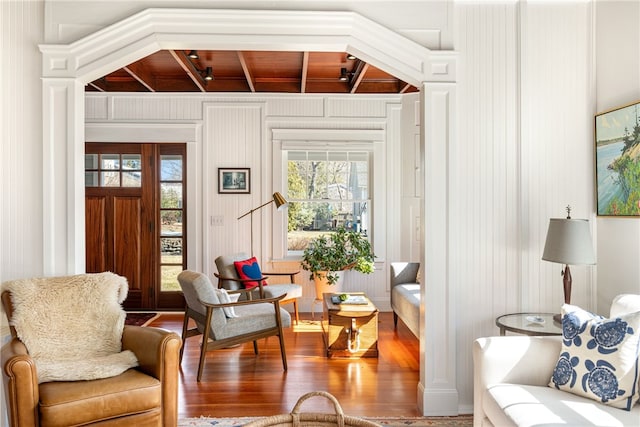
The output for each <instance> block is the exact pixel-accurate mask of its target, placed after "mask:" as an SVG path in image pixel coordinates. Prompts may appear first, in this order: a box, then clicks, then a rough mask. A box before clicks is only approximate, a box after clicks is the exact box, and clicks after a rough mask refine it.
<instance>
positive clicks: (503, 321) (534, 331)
mask: <svg viewBox="0 0 640 427" xmlns="http://www.w3.org/2000/svg"><path fill="white" fill-rule="evenodd" d="M496 326H497V327H498V328H500V335H505V333H506V331H510V332H515V333H518V334H524V335H562V325H560V324H559V323H556V322H555V321H554V320H553V314H551V313H514V314H505V315H503V316H500V317H498V318H497V319H496Z"/></svg>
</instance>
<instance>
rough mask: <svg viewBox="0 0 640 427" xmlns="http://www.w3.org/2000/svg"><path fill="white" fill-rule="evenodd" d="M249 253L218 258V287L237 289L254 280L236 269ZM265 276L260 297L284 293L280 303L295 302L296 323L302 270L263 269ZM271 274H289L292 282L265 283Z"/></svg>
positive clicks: (261, 281) (300, 294) (260, 287)
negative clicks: (267, 270)
mask: <svg viewBox="0 0 640 427" xmlns="http://www.w3.org/2000/svg"><path fill="white" fill-rule="evenodd" d="M249 258H250V257H249V255H247V254H246V253H244V252H239V253H236V254H233V255H223V256H219V257H218V258H216V267H217V268H218V273H217V274H215V276H216V277H217V278H218V287H219V288H225V289H228V290H237V289H243V288H245V283H246V282H253V281H255V280H251V279H241V278H240V276H239V275H238V272H237V270H236V267H235V264H234V262H235V261H243V260H247V259H249ZM261 273H262V274H263V277H262V278H261V280H259V283H260V286H259V287H258V290H259V293H260V298H275V297H279V296H280V295H284V298H283V299H282V300H281V301H280V305H285V304H293V312H294V314H295V319H296V323H298V321H299V316H298V298H300V297H302V286H301V285H298V284H296V283H295V276H296V275H297V274H298V273H300V270H297V271H290V272H277V271H269V272H266V271H261ZM270 276H289V281H290V283H278V284H271V283H269V284H268V285H267V284H265V285H264V286H262V284H263V283H267V282H268V280H267V279H268V278H269V277H270Z"/></svg>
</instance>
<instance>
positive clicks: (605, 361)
mask: <svg viewBox="0 0 640 427" xmlns="http://www.w3.org/2000/svg"><path fill="white" fill-rule="evenodd" d="M562 314H563V317H562V331H563V332H562V333H563V342H562V350H561V352H560V358H559V359H558V362H557V364H556V368H555V369H554V371H553V375H552V377H551V381H550V382H549V386H551V387H556V388H557V389H560V390H564V391H568V392H570V393H575V394H578V395H580V396H584V397H587V398H590V399H594V400H597V401H600V402H602V403H604V404H606V405H610V406H614V407H616V408H621V409H626V410H629V409H630V408H631V407H632V406H633V405H634V404H635V403H636V400H637V396H636V395H635V393H636V391H637V382H638V355H639V350H640V311H638V312H635V313H627V314H621V315H619V316H617V317H615V318H613V319H605V318H603V317H602V316H598V315H595V314H592V313H590V312H588V311H586V310H583V309H581V308H579V307H576V306H573V305H569V304H565V305H563V306H562ZM639 422H640V420H639Z"/></svg>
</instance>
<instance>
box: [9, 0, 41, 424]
mask: <svg viewBox="0 0 640 427" xmlns="http://www.w3.org/2000/svg"><path fill="white" fill-rule="evenodd" d="M43 26H44V4H43V3H42V2H39V1H23V2H15V1H12V2H0V56H1V57H2V63H1V68H0V94H2V95H1V97H2V98H3V102H2V103H0V135H1V137H0V138H1V141H2V142H0V161H1V162H2V167H1V168H0V188H1V189H2V190H0V191H1V196H0V227H1V231H0V240H2V243H1V244H0V282H4V281H6V280H12V279H19V278H22V277H27V276H40V275H42V260H43V251H42V244H43V242H42V226H43V218H42V145H41V144H42V128H41V126H40V123H41V122H42V112H41V99H40V98H41V86H40V84H39V77H40V69H41V66H42V60H41V58H40V55H39V52H38V46H37V45H36V43H37V42H39V41H41V40H42V38H43V31H44V30H43ZM18 33H22V34H25V36H24V37H16V34H18ZM9 101H10V102H9ZM0 336H1V339H0V345H4V344H5V343H6V342H7V341H8V340H9V337H10V335H9V325H8V322H7V317H6V316H5V313H4V309H0ZM8 424H9V422H8V419H7V411H6V404H5V399H4V387H2V390H0V425H8Z"/></svg>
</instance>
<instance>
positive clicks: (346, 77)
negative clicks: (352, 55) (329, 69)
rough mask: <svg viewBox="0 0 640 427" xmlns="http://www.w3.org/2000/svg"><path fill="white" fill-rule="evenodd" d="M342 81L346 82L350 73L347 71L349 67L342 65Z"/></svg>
mask: <svg viewBox="0 0 640 427" xmlns="http://www.w3.org/2000/svg"><path fill="white" fill-rule="evenodd" d="M339 80H340V81H341V82H346V81H348V80H349V73H348V72H347V69H346V68H344V67H342V68H341V69H340V79H339Z"/></svg>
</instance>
